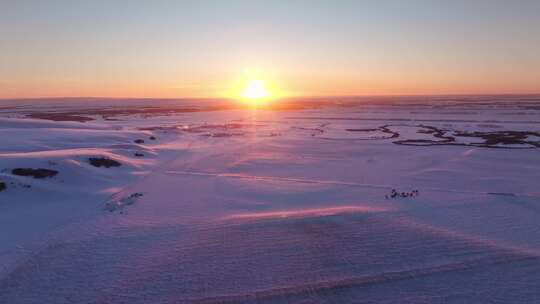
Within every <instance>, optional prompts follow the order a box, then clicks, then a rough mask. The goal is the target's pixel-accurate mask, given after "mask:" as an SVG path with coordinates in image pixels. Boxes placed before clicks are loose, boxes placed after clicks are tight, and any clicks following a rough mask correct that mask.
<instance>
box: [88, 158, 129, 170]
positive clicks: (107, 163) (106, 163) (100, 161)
mask: <svg viewBox="0 0 540 304" xmlns="http://www.w3.org/2000/svg"><path fill="white" fill-rule="evenodd" d="M88 162H89V163H90V165H92V166H94V167H98V168H100V167H105V168H110V167H120V166H121V165H122V164H121V163H120V162H118V161H116V160H114V159H110V158H105V157H90V158H88Z"/></svg>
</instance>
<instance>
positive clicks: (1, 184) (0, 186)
mask: <svg viewBox="0 0 540 304" xmlns="http://www.w3.org/2000/svg"><path fill="white" fill-rule="evenodd" d="M6 189H7V186H6V183H4V182H0V192H2V191H4V190H6Z"/></svg>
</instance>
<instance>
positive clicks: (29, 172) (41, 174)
mask: <svg viewBox="0 0 540 304" xmlns="http://www.w3.org/2000/svg"><path fill="white" fill-rule="evenodd" d="M11 174H13V175H19V176H31V177H33V178H46V177H53V176H55V175H56V174H58V171H56V170H49V169H41V168H40V169H32V168H16V169H13V170H11Z"/></svg>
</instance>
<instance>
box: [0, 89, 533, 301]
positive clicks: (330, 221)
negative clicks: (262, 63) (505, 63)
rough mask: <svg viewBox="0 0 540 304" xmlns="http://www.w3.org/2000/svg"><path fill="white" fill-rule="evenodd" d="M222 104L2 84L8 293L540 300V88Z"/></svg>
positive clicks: (2, 273)
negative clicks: (6, 89)
mask: <svg viewBox="0 0 540 304" xmlns="http://www.w3.org/2000/svg"><path fill="white" fill-rule="evenodd" d="M216 104H218V103H217V102H211V101H205V102H203V101H191V102H190V101H171V100H123V101H118V100H85V99H76V100H70V99H62V100H39V101H36V100H18V101H1V102H0V139H1V143H0V183H4V185H5V186H6V189H5V190H3V191H0V231H1V232H0V303H538V302H540V285H539V283H538V282H539V280H540V97H537V96H528V97H516V96H505V97H482V98H479V97H469V98H465V97H463V98H457V97H448V98H412V97H411V98H386V99H384V98H373V99H369V98H363V99H358V100H355V99H339V98H337V99H326V100H318V101H316V102H313V101H309V102H307V101H302V100H296V101H292V104H295V105H300V106H287V107H281V108H280V107H278V106H274V107H275V108H269V109H258V110H255V109H246V108H244V109H242V108H240V107H238V106H227V105H226V104H227V103H226V102H221V103H219V106H216ZM81 117H82V118H81ZM141 140H142V141H141ZM89 158H106V159H110V160H115V161H117V162H119V163H120V164H121V165H120V166H118V167H109V168H107V167H104V166H101V167H95V166H93V165H92V164H91V163H90V161H89ZM16 168H33V169H38V168H43V169H48V170H55V171H57V172H58V174H57V175H55V176H53V177H46V178H40V179H36V178H32V177H29V176H19V175H15V174H13V171H12V170H13V169H16ZM0 189H1V187H0ZM392 189H395V190H396V191H397V192H399V193H401V192H406V193H409V192H412V191H413V190H418V195H416V194H414V195H410V196H409V197H401V195H393V194H392Z"/></svg>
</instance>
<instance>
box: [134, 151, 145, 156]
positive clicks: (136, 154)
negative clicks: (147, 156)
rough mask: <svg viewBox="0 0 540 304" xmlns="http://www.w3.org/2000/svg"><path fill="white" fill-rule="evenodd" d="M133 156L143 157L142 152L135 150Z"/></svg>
mask: <svg viewBox="0 0 540 304" xmlns="http://www.w3.org/2000/svg"><path fill="white" fill-rule="evenodd" d="M135 156H136V157H144V154H142V153H140V152H135Z"/></svg>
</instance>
